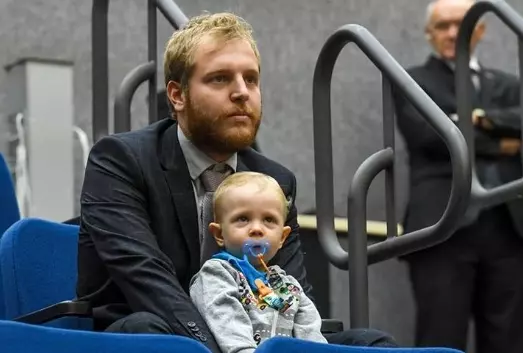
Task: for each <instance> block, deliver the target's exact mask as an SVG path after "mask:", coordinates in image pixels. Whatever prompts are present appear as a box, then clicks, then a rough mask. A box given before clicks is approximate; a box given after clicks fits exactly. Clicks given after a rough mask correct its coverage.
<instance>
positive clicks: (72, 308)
mask: <svg viewBox="0 0 523 353" xmlns="http://www.w3.org/2000/svg"><path fill="white" fill-rule="evenodd" d="M92 314H93V309H92V308H91V305H90V303H89V302H86V301H74V300H67V301H63V302H60V303H57V304H54V305H51V306H48V307H46V308H43V309H40V310H38V311H34V312H32V313H29V314H26V315H22V316H20V317H17V318H15V319H14V321H18V322H23V323H26V324H44V323H46V322H49V321H52V320H55V319H59V318H62V317H66V316H74V317H92Z"/></svg>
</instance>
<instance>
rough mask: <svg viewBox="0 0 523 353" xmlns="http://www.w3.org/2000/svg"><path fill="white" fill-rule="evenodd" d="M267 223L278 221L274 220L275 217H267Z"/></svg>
mask: <svg viewBox="0 0 523 353" xmlns="http://www.w3.org/2000/svg"><path fill="white" fill-rule="evenodd" d="M265 222H267V223H274V222H276V220H275V219H274V217H265Z"/></svg>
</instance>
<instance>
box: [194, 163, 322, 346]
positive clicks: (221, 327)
mask: <svg viewBox="0 0 523 353" xmlns="http://www.w3.org/2000/svg"><path fill="white" fill-rule="evenodd" d="M213 207H214V220H215V223H214V222H213V223H211V224H210V225H209V230H210V232H211V233H212V235H213V237H214V239H215V240H216V243H217V244H218V245H219V246H220V248H221V249H222V251H220V252H219V253H217V254H215V255H214V256H213V257H212V258H211V259H210V260H207V261H206V262H205V263H204V264H203V266H202V268H201V270H200V271H199V272H198V273H197V274H196V275H195V276H194V278H193V279H192V281H191V286H190V295H191V299H192V301H193V303H194V304H195V305H196V307H197V308H198V311H199V312H200V314H201V315H202V317H203V318H204V320H205V321H206V323H207V325H208V326H209V329H210V330H211V332H212V333H213V335H214V337H215V338H216V341H217V342H218V344H219V346H220V348H221V350H222V352H223V353H229V352H237V353H251V352H254V351H255V349H256V347H257V346H258V345H259V344H260V343H261V342H263V341H264V340H266V339H268V338H271V337H274V336H286V337H296V338H300V339H304V340H310V341H316V342H323V343H327V341H326V339H325V338H324V337H323V335H322V334H321V332H320V329H321V317H320V314H319V312H318V310H317V309H316V307H315V306H314V303H313V302H312V301H311V300H310V299H309V298H308V297H307V296H306V295H305V293H304V292H303V290H302V288H301V286H300V284H299V283H298V281H297V280H296V279H295V278H293V277H292V276H289V275H287V274H286V273H285V272H284V271H283V270H282V269H281V268H280V267H278V266H276V265H275V266H269V267H268V266H267V265H266V264H267V263H268V262H269V261H270V260H271V259H272V258H273V257H274V256H275V255H276V253H277V252H278V250H279V249H281V247H282V246H283V243H284V242H285V239H286V238H287V236H288V235H289V233H290V232H291V229H290V227H288V226H285V220H286V218H287V212H288V207H287V200H286V199H285V195H284V193H283V191H282V189H281V187H280V185H279V184H278V182H277V181H276V180H274V179H273V178H272V177H270V176H267V175H265V174H260V173H254V172H240V173H235V174H232V175H231V176H229V177H228V178H227V179H225V180H224V181H223V183H222V184H221V185H220V186H219V187H218V189H217V190H216V193H215V194H214V200H213Z"/></svg>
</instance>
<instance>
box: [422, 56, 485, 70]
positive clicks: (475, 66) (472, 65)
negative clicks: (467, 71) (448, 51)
mask: <svg viewBox="0 0 523 353" xmlns="http://www.w3.org/2000/svg"><path fill="white" fill-rule="evenodd" d="M432 55H433V56H434V57H436V58H437V59H439V60H441V61H443V62H444V63H445V64H446V65H447V66H448V67H450V68H451V69H452V71H454V70H456V62H454V61H450V60H445V59H443V58H442V57H441V55H439V54H438V53H436V52H433V53H432ZM469 67H470V68H471V69H472V70H473V71H475V72H479V71H480V70H481V65H480V64H479V60H478V58H477V56H475V55H472V56H471V57H470V62H469Z"/></svg>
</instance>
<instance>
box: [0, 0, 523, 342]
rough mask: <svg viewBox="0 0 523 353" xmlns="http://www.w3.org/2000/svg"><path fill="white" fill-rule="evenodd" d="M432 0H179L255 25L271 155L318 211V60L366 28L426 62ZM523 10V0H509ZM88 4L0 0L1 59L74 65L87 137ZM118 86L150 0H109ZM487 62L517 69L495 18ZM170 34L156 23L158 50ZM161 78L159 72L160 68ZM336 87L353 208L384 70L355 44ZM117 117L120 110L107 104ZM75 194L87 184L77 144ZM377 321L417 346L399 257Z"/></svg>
mask: <svg viewBox="0 0 523 353" xmlns="http://www.w3.org/2000/svg"><path fill="white" fill-rule="evenodd" d="M427 3H428V1H427V0H423V1H422V0H417V1H412V0H395V1H383V0H323V1H314V0H310V1H305V0H271V1H260V0H243V1H240V0H181V1H179V2H178V4H179V6H180V7H181V8H182V9H183V10H184V11H185V12H186V14H187V15H189V16H191V15H196V14H199V13H200V12H201V11H202V10H208V11H211V12H214V11H223V10H231V11H234V12H237V13H239V14H240V15H242V16H244V17H245V18H246V19H247V20H248V21H249V22H251V23H252V25H253V26H254V29H255V35H256V38H257V39H258V43H259V47H260V50H261V53H262V84H263V95H264V96H263V98H264V114H265V116H264V121H263V124H262V128H261V130H260V135H259V142H260V146H261V148H262V149H263V152H264V153H265V154H267V155H268V156H270V157H273V158H274V159H276V160H278V161H280V162H282V163H283V164H285V165H287V166H288V167H289V168H290V169H291V170H293V171H294V172H295V173H296V176H297V179H298V183H299V185H298V187H299V189H298V199H297V202H298V206H299V209H300V210H308V209H312V208H314V204H315V201H314V167H313V146H312V136H313V135H312V105H311V97H312V90H311V82H312V75H313V69H314V65H315V62H316V58H317V56H318V53H319V51H320V49H321V46H322V45H323V43H324V41H325V40H326V38H327V37H328V36H329V35H330V34H331V33H332V32H333V30H334V29H336V28H337V27H339V26H341V25H343V24H347V23H358V24H361V25H363V26H365V27H367V28H368V29H369V30H370V31H371V32H372V33H373V34H374V35H375V36H376V37H377V39H378V40H379V41H381V42H382V43H383V45H384V46H385V47H386V48H387V49H388V50H389V51H390V52H391V53H392V55H393V56H394V57H395V58H396V59H397V60H398V61H399V63H400V64H402V65H405V66H409V65H413V64H418V63H420V62H422V61H423V60H424V59H425V57H426V56H427V54H428V53H429V48H428V47H427V46H426V43H425V40H424V36H423V30H422V28H423V20H424V16H425V6H426V4H427ZM509 3H511V4H512V5H513V6H514V7H515V8H516V9H517V10H519V11H520V12H523V0H511V1H509ZM90 16H91V2H90V1H86V0H74V1H73V0H71V1H58V0H45V1H44V0H1V1H0V64H2V65H5V64H8V63H10V62H12V61H14V60H16V59H17V58H20V57H24V56H32V57H48V58H55V59H65V60H71V61H73V62H74V65H75V66H74V74H75V83H74V104H75V117H74V121H75V122H76V124H77V125H78V126H80V127H81V128H83V129H85V130H87V131H88V133H89V135H91V130H90V127H91V60H90V55H91V39H90ZM109 19H110V21H111V25H110V36H109V43H110V92H111V95H112V96H114V93H115V91H116V88H117V87H118V85H119V83H120V82H121V80H122V78H123V77H124V75H125V74H126V73H127V72H128V71H129V70H131V69H132V68H133V67H135V66H136V65H138V64H140V63H142V62H144V61H145V60H146V38H147V37H146V1H145V0H112V1H111V5H110V15H109ZM488 24H489V31H488V34H487V38H486V40H485V41H484V43H483V44H482V45H481V47H480V58H481V59H482V60H483V62H484V63H485V64H487V65H491V66H494V67H497V68H501V69H505V70H507V71H509V72H516V68H517V59H516V53H517V50H516V48H517V47H516V40H515V37H514V36H513V35H512V34H510V33H509V31H508V30H507V29H505V28H503V26H502V25H501V24H500V23H499V21H497V20H495V19H489V20H488ZM171 31H172V29H171V28H170V27H169V25H168V23H167V22H166V21H165V20H163V19H162V20H159V28H158V54H159V55H160V56H161V52H162V50H163V47H164V43H165V41H166V40H167V38H168V37H169V35H170V33H171ZM159 75H160V80H159V82H162V79H161V77H162V74H161V72H160V73H159ZM334 75H335V78H334V80H333V88H332V104H333V108H332V111H333V121H334V122H333V136H334V143H335V147H334V150H335V153H334V156H335V164H336V168H335V187H336V188H337V190H339V192H337V193H336V195H335V199H336V212H337V213H338V214H339V215H344V214H345V213H346V197H347V189H348V185H349V181H350V180H351V177H352V175H353V173H354V171H355V170H356V168H357V167H358V165H359V164H360V163H361V162H362V161H363V160H364V159H365V158H366V157H367V156H369V155H370V154H371V153H373V152H375V151H376V150H378V149H379V148H380V146H381V135H382V133H381V129H382V125H381V107H380V106H381V94H380V75H379V72H378V71H377V70H376V69H375V68H374V67H373V66H372V64H370V63H369V62H368V61H367V60H366V59H365V58H364V57H363V55H361V54H360V53H359V52H358V51H357V50H355V48H354V47H352V46H349V47H347V48H346V49H344V50H343V52H342V54H341V55H340V58H339V61H338V63H337V64H336V68H335V72H334ZM8 90H9V87H8V86H7V85H6V81H5V73H4V72H2V71H1V70H0V117H2V118H0V151H4V152H5V150H6V148H7V147H6V146H7V140H8V136H7V127H6V124H5V119H4V118H3V115H2V114H3V110H2V107H3V106H5V105H6V96H7V93H8ZM145 94H146V88H145V87H142V88H140V90H139V91H138V92H137V94H136V97H135V102H134V104H133V109H132V112H133V127H134V128H139V127H141V126H144V125H145V124H146V122H147V119H146V107H145ZM111 114H112V111H111ZM398 150H399V151H398V176H399V178H398V212H399V213H400V215H401V214H402V212H403V209H404V204H405V200H406V199H407V197H408V195H407V189H406V185H407V170H406V168H405V162H406V156H405V153H404V152H403V144H402V143H401V140H400V141H399V142H398ZM75 153H76V155H77V156H78V161H77V171H76V176H77V179H76V180H77V182H76V194H77V195H78V193H79V189H80V186H81V182H82V171H81V163H80V159H79V157H80V154H79V151H78V150H76V151H75ZM383 184H384V182H383V178H378V180H376V182H375V184H374V185H373V187H372V189H371V192H370V195H369V204H368V212H369V218H371V219H375V220H382V219H384V206H383V205H384V202H383V201H384V197H383ZM330 275H331V277H332V278H333V279H336V281H334V284H333V298H332V300H333V304H334V308H335V309H334V310H333V313H335V314H334V316H336V317H338V318H342V319H344V320H347V319H348V309H347V307H346V303H347V298H346V297H347V295H348V294H347V281H346V278H347V274H346V273H341V272H339V271H337V270H334V269H333V271H331V274H330ZM370 283H371V311H372V324H373V326H374V327H378V328H382V329H385V330H388V331H390V332H392V333H393V334H394V335H396V336H397V337H398V339H399V340H400V342H402V343H404V344H410V343H411V342H412V314H413V309H412V301H411V298H410V291H409V287H408V280H407V279H406V276H405V269H404V267H403V264H401V263H398V262H397V261H396V260H390V261H389V262H387V263H384V264H379V265H375V266H373V267H372V268H371V277H370Z"/></svg>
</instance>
